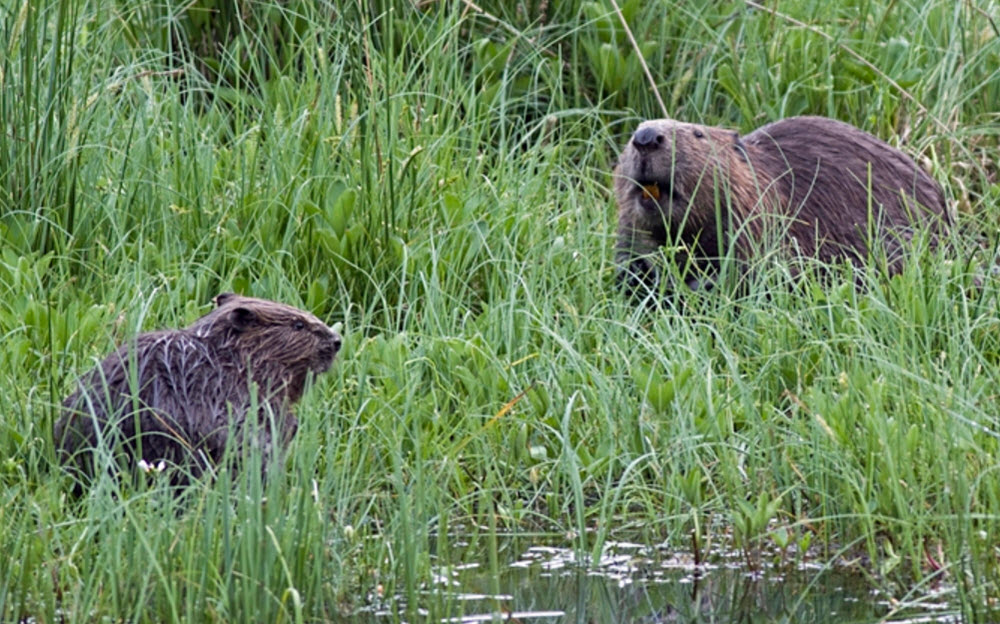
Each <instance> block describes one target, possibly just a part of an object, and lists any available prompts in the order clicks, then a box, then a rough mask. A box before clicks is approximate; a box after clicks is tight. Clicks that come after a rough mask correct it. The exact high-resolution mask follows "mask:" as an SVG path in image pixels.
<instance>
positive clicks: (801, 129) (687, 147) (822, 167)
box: [614, 117, 948, 291]
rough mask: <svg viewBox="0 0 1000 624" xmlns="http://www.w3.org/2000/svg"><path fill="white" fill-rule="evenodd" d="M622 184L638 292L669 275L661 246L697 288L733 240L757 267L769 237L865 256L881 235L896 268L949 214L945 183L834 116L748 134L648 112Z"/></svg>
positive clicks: (807, 249) (622, 278)
mask: <svg viewBox="0 0 1000 624" xmlns="http://www.w3.org/2000/svg"><path fill="white" fill-rule="evenodd" d="M614 184H615V196H616V199H617V202H618V243H617V248H616V262H617V264H618V267H619V272H618V278H619V282H620V283H621V284H622V285H623V286H624V287H625V288H626V289H627V290H630V291H636V290H637V289H638V290H641V289H642V287H643V285H645V286H646V287H650V286H653V285H655V284H656V283H657V282H658V280H659V273H660V271H659V270H658V268H657V266H656V263H655V262H654V261H653V259H652V258H651V254H653V253H654V252H656V250H657V249H658V248H660V247H661V246H664V245H670V246H673V247H675V249H677V252H676V253H675V254H674V256H673V258H674V262H675V263H676V264H677V266H678V268H679V269H680V274H681V275H682V277H683V278H684V279H685V281H686V282H687V284H688V285H689V286H691V287H692V288H697V287H698V286H699V285H702V284H703V281H702V280H704V279H706V278H707V279H708V280H709V281H711V279H712V276H713V274H714V273H715V272H716V271H717V270H718V268H719V262H720V259H721V258H723V257H724V256H726V254H727V250H728V249H729V248H730V247H731V248H732V251H733V256H734V258H735V259H736V260H737V261H739V262H740V263H741V264H742V265H744V266H746V265H747V264H748V263H747V261H748V260H750V259H751V258H753V257H754V253H755V251H758V250H759V249H760V248H761V245H762V243H766V242H767V241H768V240H769V239H768V236H770V237H771V238H770V241H771V242H774V241H777V242H778V245H779V247H780V248H782V249H783V250H785V251H787V252H789V253H790V254H800V255H802V256H807V257H815V258H818V259H819V260H821V261H823V262H825V263H830V262H836V261H840V260H845V259H846V260H850V261H852V262H855V263H856V264H859V265H860V264H862V262H863V261H864V260H865V258H866V257H867V256H868V255H869V253H870V251H871V250H870V248H869V242H871V241H878V242H879V243H880V244H881V246H882V249H883V250H884V252H885V253H886V256H887V258H888V260H889V262H888V267H889V270H890V272H897V271H899V270H900V268H901V267H902V252H903V251H904V248H905V244H906V243H907V242H908V241H909V240H910V239H911V238H912V235H913V230H914V225H916V224H917V223H920V222H925V223H927V225H928V226H929V227H931V228H938V227H940V226H943V225H946V224H947V222H948V216H947V210H946V207H945V200H944V194H943V193H942V191H941V187H940V186H938V184H937V182H935V181H934V179H933V178H931V177H930V176H929V175H927V174H926V173H925V172H924V171H922V170H921V169H920V168H919V167H918V166H917V165H916V163H914V162H913V160H912V159H911V158H910V157H908V156H906V155H905V154H903V153H902V152H900V151H899V150H897V149H895V148H893V147H891V146H890V145H888V144H887V143H885V142H883V141H881V140H879V139H877V138H876V137H874V136H872V135H870V134H868V133H867V132H864V131H862V130H859V129H857V128H855V127H854V126H851V125H848V124H846V123H842V122H839V121H835V120H833V119H826V118H823V117H793V118H789V119H783V120H781V121H776V122H774V123H771V124H768V125H766V126H764V127H762V128H759V129H757V130H755V131H754V132H751V133H750V134H748V135H746V136H744V137H740V135H739V134H737V133H736V132H733V131H731V130H724V129H721V128H713V127H710V126H701V125H696V124H690V123H682V122H678V121H673V120H669V119H659V120H653V121H646V122H644V123H642V124H641V125H640V126H639V128H638V129H637V130H636V131H635V133H634V134H633V135H632V137H631V139H630V140H629V142H628V144H627V145H626V146H625V149H624V150H623V151H622V153H621V156H620V158H619V162H618V166H617V167H616V169H615V180H614ZM932 231H936V230H932Z"/></svg>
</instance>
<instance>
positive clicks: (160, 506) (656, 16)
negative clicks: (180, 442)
mask: <svg viewBox="0 0 1000 624" xmlns="http://www.w3.org/2000/svg"><path fill="white" fill-rule="evenodd" d="M235 6H237V5H235V4H230V3H224V2H213V1H210V0H205V1H204V2H195V3H193V4H192V3H163V4H149V3H140V2H132V1H131V0H118V1H116V2H112V1H107V0H93V1H89V2H88V1H84V0H47V1H43V2H38V3H36V2H26V1H25V2H12V3H8V5H7V6H5V7H3V8H0V14H2V26H0V32H2V34H3V36H2V37H0V41H2V42H5V43H2V44H0V45H3V46H4V48H3V49H2V53H0V120H2V132H0V336H2V337H3V345H4V347H3V349H0V388H2V392H0V414H2V416H0V480H2V483H3V487H2V488H0V502H2V504H0V527H2V528H0V552H4V553H9V554H10V556H9V557H0V619H5V620H6V619H18V618H26V617H34V618H36V619H38V620H45V621H54V620H56V619H58V618H59V617H65V618H66V619H68V620H71V621H75V620H96V619H100V618H104V617H114V618H121V619H128V620H136V621H163V620H171V621H177V620H202V619H205V620H219V621H250V620H254V621H304V620H324V619H325V620H335V619H338V618H341V617H343V616H344V615H345V614H347V613H352V612H354V611H355V610H356V609H357V608H358V607H360V606H362V605H363V604H366V603H367V602H375V603H379V602H381V601H383V600H389V599H391V598H392V597H401V603H400V604H404V605H405V606H406V608H408V609H410V615H411V616H412V615H414V614H415V613H416V609H417V608H418V607H429V608H432V610H433V613H434V614H441V615H446V614H450V613H453V612H455V611H459V610H460V609H461V606H460V605H456V604H454V603H451V602H448V601H447V599H445V598H442V599H440V601H439V602H435V600H437V599H435V598H429V597H427V595H426V594H425V593H423V591H422V590H423V589H425V588H427V587H428V586H429V584H430V583H431V573H432V570H433V569H434V568H436V567H439V566H447V565H455V564H459V563H463V562H468V561H477V562H481V563H483V564H484V565H485V566H486V567H489V568H492V569H497V568H498V567H499V566H502V565H503V562H504V561H505V557H510V556H516V553H514V554H513V555H511V554H509V553H506V552H504V548H505V544H504V541H503V536H504V535H505V534H508V533H518V534H529V535H530V534H538V535H544V536H545V539H549V540H551V539H553V537H552V536H558V537H557V538H556V539H559V540H564V541H565V542H566V543H567V544H569V545H572V546H573V547H575V548H577V549H579V551H580V552H581V553H592V554H598V553H600V550H601V545H602V543H603V542H604V541H605V540H608V539H611V538H614V537H623V536H627V537H629V538H630V539H644V540H649V541H656V542H657V543H659V542H661V541H666V542H667V543H668V544H670V545H671V546H673V547H675V548H678V549H686V550H692V549H694V550H697V551H699V555H700V556H705V557H710V556H711V549H712V546H718V545H726V546H727V547H728V546H733V547H735V548H737V549H740V550H742V551H743V552H744V553H745V555H746V560H747V564H748V565H749V566H751V567H754V566H759V565H761V564H762V563H763V562H762V561H761V558H762V557H765V556H766V555H765V554H763V553H766V552H769V551H768V550H767V549H766V548H765V547H768V546H773V545H781V544H784V545H785V546H787V547H788V548H790V549H791V550H792V551H799V552H800V553H802V552H804V551H805V549H806V547H807V546H811V549H810V552H812V553H813V554H812V555H810V556H812V557H819V558H821V559H822V560H823V561H827V562H834V561H835V560H836V559H837V557H839V556H841V555H844V554H847V555H850V556H855V555H859V554H863V555H866V556H867V557H868V558H870V565H868V566H867V567H866V568H865V570H866V571H867V573H869V574H871V582H872V583H873V585H876V586H879V587H880V588H881V589H883V590H885V591H887V592H889V593H890V595H893V596H897V597H899V596H904V595H906V593H907V592H908V591H910V589H911V588H917V589H919V588H921V587H923V586H925V585H926V584H928V583H931V582H936V581H938V580H944V581H946V582H947V583H948V584H949V586H951V587H954V588H955V589H956V592H957V593H956V598H955V603H956V605H957V608H961V609H963V610H964V612H965V613H966V615H967V617H969V618H970V621H973V620H974V619H975V617H976V616H977V614H979V613H981V612H982V611H983V610H984V609H985V608H986V605H987V604H988V603H989V599H990V598H991V597H995V596H996V594H997V592H998V589H997V583H998V569H997V564H996V557H995V551H994V548H995V544H994V543H993V542H992V541H991V540H992V536H995V535H996V534H997V532H998V530H1000V523H998V520H1000V485H998V484H1000V481H998V479H997V465H998V464H997V460H996V457H997V451H998V449H997V444H998V431H1000V428H998V422H997V416H996V409H995V406H996V397H997V388H998V387H1000V386H998V381H1000V379H998V377H1000V366H998V362H1000V321H998V318H997V314H996V306H997V289H998V286H997V283H996V281H995V279H994V278H993V276H992V275H991V274H990V271H989V267H990V266H992V264H993V260H994V259H993V255H992V254H993V251H994V250H995V248H996V240H997V228H998V225H997V216H998V200H1000V185H998V168H997V162H1000V148H998V141H1000V131H998V129H997V128H998V125H997V124H998V110H1000V109H998V103H1000V32H998V30H997V23H998V21H1000V11H998V7H997V5H996V4H995V3H991V2H986V1H979V2H975V1H973V2H951V1H949V0H935V1H932V2H926V3H916V2H889V1H878V0H873V1H871V2H866V3H860V4H859V3H848V2H833V3H831V2H821V1H813V0H794V1H789V2H782V3H780V4H779V3H769V4H768V5H767V6H768V7H771V6H773V7H774V8H773V9H767V8H757V7H755V6H751V5H748V4H744V3H741V2H703V3H691V2H676V3H675V2H661V3H648V2H647V3H643V2H636V1H629V2H624V3H622V9H623V13H624V14H625V16H626V18H627V19H628V21H629V23H630V25H631V27H632V29H633V30H634V33H635V36H636V39H637V41H638V43H639V47H640V50H641V51H642V54H643V57H644V60H645V61H646V63H648V65H649V67H650V70H651V73H652V75H653V76H654V78H655V80H656V85H655V86H656V89H657V90H658V91H659V92H660V93H661V94H662V96H663V100H664V103H665V105H666V106H667V108H668V110H667V113H668V114H669V115H671V116H673V117H677V118H683V119H687V120H692V121H698V122H702V123H710V124H715V125H726V126H731V127H735V128H738V129H741V130H742V131H749V130H751V129H753V128H754V127H756V126H758V125H760V124H762V123H764V122H766V121H770V120H773V119H777V118H780V117H784V116H790V115H795V114H801V113H810V114H822V115H829V116H834V117H837V118H840V119H843V120H846V121H849V122H852V123H854V124H856V125H858V126H860V127H863V128H865V129H867V130H869V131H871V132H873V133H875V134H877V135H879V136H882V137H884V138H886V139H887V140H889V142H891V143H894V144H898V145H900V146H901V147H902V148H903V149H905V150H906V151H908V152H910V153H912V154H914V155H917V156H920V157H922V160H924V161H925V162H927V163H928V164H929V165H930V166H931V168H932V170H933V173H934V175H935V177H936V178H937V179H938V180H940V181H941V182H942V184H943V185H944V186H945V188H946V190H947V193H948V196H949V198H950V199H951V200H952V201H953V202H954V204H955V205H956V206H957V207H958V210H959V214H958V227H957V228H956V235H955V236H954V240H952V241H949V242H948V244H947V245H943V246H942V247H941V248H939V249H937V250H928V249H922V250H921V251H920V252H919V253H918V258H917V259H916V260H915V261H913V262H911V263H910V265H909V266H908V267H907V269H906V271H905V272H904V273H903V274H902V275H901V276H899V277H897V278H893V279H891V280H889V279H886V278H884V277H883V276H881V275H879V273H878V271H877V270H874V269H873V270H872V271H870V272H868V273H865V274H864V275H863V276H862V277H860V278H856V276H854V275H848V274H845V275H843V276H841V277H840V278H838V279H835V280H833V283H823V282H818V281H810V280H806V281H805V282H804V283H798V284H792V283H791V282H792V280H791V279H790V278H789V277H787V275H785V274H784V272H783V270H782V267H781V266H780V265H766V266H763V269H764V270H762V271H760V272H758V274H757V275H756V276H755V278H754V280H755V281H754V282H753V283H752V284H751V286H750V287H749V288H748V289H746V292H741V294H740V295H738V296H737V295H732V294H727V293H726V292H711V293H689V294H685V295H684V301H683V309H681V308H680V307H678V308H669V307H668V308H667V309H663V310H652V309H643V308H640V307H637V306H635V305H634V304H633V303H632V302H629V301H627V300H624V299H623V298H622V297H621V296H620V295H619V294H618V293H616V292H615V291H614V288H613V266H612V263H611V258H612V251H611V248H612V245H613V237H614V208H613V205H612V200H611V194H610V189H609V187H610V182H611V178H610V169H611V167H612V164H613V162H614V158H615V154H616V150H617V148H618V146H619V145H621V144H622V142H623V141H624V140H625V139H626V138H627V136H628V135H629V133H630V131H631V129H632V128H633V127H634V125H635V124H636V122H637V121H638V120H639V119H640V118H643V117H653V116H659V115H661V114H662V112H661V111H660V110H659V105H658V103H657V99H656V97H655V96H654V95H653V93H652V92H651V88H650V85H649V84H648V83H647V82H646V81H645V80H644V78H643V73H642V71H641V64H640V63H639V61H638V58H637V57H636V53H635V51H634V50H633V49H632V47H631V44H630V43H629V42H628V39H627V38H626V36H625V33H624V30H623V29H622V27H621V25H620V22H619V21H618V18H617V16H616V15H615V13H614V12H613V10H612V6H611V4H610V3H609V2H603V1H601V2H564V3H537V2H524V3H506V2H499V1H497V2H483V3H479V4H478V5H476V6H477V7H478V8H475V7H473V6H472V5H471V4H467V3H464V2H459V1H453V2H431V3H423V4H417V5H415V4H413V3H408V2H398V3H390V2H366V1H364V0H361V1H359V2H356V3H351V4H350V5H349V6H346V7H342V6H340V4H339V3H311V2H297V1H295V0H292V1H289V2H285V3H282V4H266V3H259V4H253V3H245V4H244V3H240V4H239V8H240V11H239V12H234V10H233V8H234V7H235ZM208 15H211V16H213V19H207V18H206V16H208ZM240 15H242V19H241V18H240V17H239V16H240ZM212 41H214V42H215V43H214V45H210V44H209V43H208V42H212ZM859 57H860V59H863V61H864V62H862V61H861V60H859ZM856 279H859V280H860V281H861V282H862V283H863V287H862V288H860V289H855V288H854V283H855V281H856ZM223 290H236V291H240V292H244V293H246V294H252V295H256V296H263V297H268V298H273V299H279V300H283V301H286V302H289V303H292V304H297V305H301V306H303V307H306V308H308V309H311V310H313V311H314V312H316V313H317V314H318V315H320V316H321V317H322V318H324V319H326V320H328V321H329V322H330V323H334V322H337V323H342V324H343V333H344V335H345V339H346V341H345V348H344V351H343V353H342V354H341V356H340V358H339V361H338V363H337V365H336V366H335V368H334V370H333V372H332V373H331V374H328V375H327V376H324V377H323V378H321V379H319V380H317V383H316V385H315V387H314V388H313V389H312V391H311V392H310V393H309V394H308V395H307V397H306V398H305V400H304V401H303V402H302V404H301V405H300V406H299V409H298V415H299V417H300V421H301V423H302V425H301V429H300V431H299V434H298V436H297V438H296V440H295V441H294V443H293V444H292V446H291V449H290V451H289V457H288V459H287V464H286V467H285V470H284V471H278V472H277V474H276V475H275V476H274V478H272V479H269V480H268V481H267V482H266V483H260V482H259V480H255V479H253V478H251V477H250V476H248V474H253V471H248V473H247V475H231V474H221V475H220V476H219V478H218V479H216V480H215V481H212V482H206V483H204V484H200V485H198V486H195V488H193V490H192V491H191V492H190V493H189V496H187V497H186V498H184V499H182V500H177V499H175V498H173V497H172V496H170V495H169V493H168V492H167V490H166V488H165V486H164V485H163V484H158V483H157V482H156V480H155V478H153V477H150V478H149V480H148V481H149V483H145V482H140V483H139V484H138V485H137V486H132V485H129V486H124V485H119V484H117V483H116V482H115V481H114V480H111V479H108V480H106V481H105V482H102V485H100V486H99V487H95V489H94V490H93V491H92V492H90V493H89V494H88V495H86V496H85V497H84V498H83V499H81V500H77V501H74V500H71V499H70V498H68V494H67V492H68V491H69V487H68V486H69V484H68V483H67V481H66V479H65V478H64V477H63V476H62V475H61V474H60V472H59V471H58V470H56V469H55V468H54V464H53V462H54V453H53V448H52V441H51V433H50V431H51V426H52V423H53V421H54V419H55V418H56V417H57V415H58V406H59V403H60V401H61V400H62V397H63V396H65V395H66V394H67V393H68V390H69V388H70V387H71V383H72V380H73V379H74V378H75V377H76V376H77V375H79V374H80V373H81V372H83V371H84V370H86V369H87V368H89V367H90V366H92V365H93V364H94V363H95V361H96V360H97V359H98V358H100V357H102V356H103V355H105V354H106V353H107V352H109V351H110V350H111V349H112V348H113V346H114V345H115V344H116V343H119V342H121V341H122V340H124V339H125V338H126V337H127V336H130V335H132V334H134V333H136V332H138V331H143V330H148V329H152V328H159V327H178V326H183V325H185V324H187V323H189V322H191V321H192V320H193V319H195V318H197V316H199V315H200V314H201V313H203V312H204V311H205V310H207V306H208V302H209V300H210V298H211V297H212V296H213V295H214V294H216V293H217V292H219V291H223ZM264 498H266V502H263V499H264ZM540 539H541V538H540ZM817 545H818V546H819V549H818V550H817V548H816V547H817ZM817 553H818V554H817ZM799 556H804V555H802V554H800V555H799ZM929 557H933V559H934V560H935V561H936V563H937V564H939V565H930V564H929V563H928V560H929V559H928V558H929ZM496 589H497V590H498V591H499V588H496Z"/></svg>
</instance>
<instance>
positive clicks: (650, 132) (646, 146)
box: [632, 127, 665, 152]
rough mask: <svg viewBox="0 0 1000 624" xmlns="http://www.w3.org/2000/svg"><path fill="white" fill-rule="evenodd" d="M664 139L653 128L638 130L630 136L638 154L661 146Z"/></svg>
mask: <svg viewBox="0 0 1000 624" xmlns="http://www.w3.org/2000/svg"><path fill="white" fill-rule="evenodd" d="M664 139H665V137H664V136H663V135H662V134H661V133H659V132H657V131H656V129H655V128H651V127H645V128H639V129H638V130H636V132H635V134H633V135H632V145H634V146H635V148H636V149H637V150H639V151H640V152H649V151H652V150H654V149H657V148H659V147H660V146H661V145H663V141H664Z"/></svg>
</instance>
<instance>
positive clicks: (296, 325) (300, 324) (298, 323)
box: [292, 321, 306, 330]
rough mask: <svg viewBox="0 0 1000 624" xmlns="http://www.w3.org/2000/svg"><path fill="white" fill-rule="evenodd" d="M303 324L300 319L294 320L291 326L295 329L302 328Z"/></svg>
mask: <svg viewBox="0 0 1000 624" xmlns="http://www.w3.org/2000/svg"><path fill="white" fill-rule="evenodd" d="M305 326H306V324H305V323H303V322H302V321H295V324H294V325H292V327H294V328H295V329H296V330H299V329H304V328H305Z"/></svg>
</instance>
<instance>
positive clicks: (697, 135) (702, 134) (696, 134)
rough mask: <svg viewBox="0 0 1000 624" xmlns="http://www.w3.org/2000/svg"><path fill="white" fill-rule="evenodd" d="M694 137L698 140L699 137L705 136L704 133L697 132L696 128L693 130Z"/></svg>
mask: <svg viewBox="0 0 1000 624" xmlns="http://www.w3.org/2000/svg"><path fill="white" fill-rule="evenodd" d="M694 136H695V138H698V139H700V138H701V137H703V136H705V133H704V132H702V131H701V130H699V129H698V128H695V129H694Z"/></svg>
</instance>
